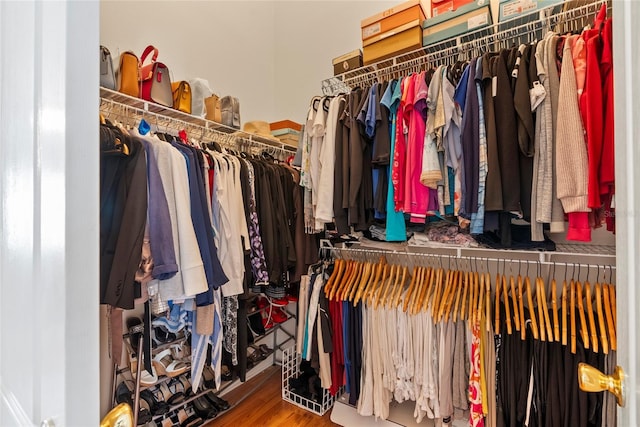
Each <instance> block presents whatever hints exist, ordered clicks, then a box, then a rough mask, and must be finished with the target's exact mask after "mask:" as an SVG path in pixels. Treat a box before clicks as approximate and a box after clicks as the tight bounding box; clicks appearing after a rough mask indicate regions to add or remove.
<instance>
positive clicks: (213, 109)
mask: <svg viewBox="0 0 640 427" xmlns="http://www.w3.org/2000/svg"><path fill="white" fill-rule="evenodd" d="M204 106H205V108H206V110H207V114H206V115H205V118H206V119H207V120H211V121H214V122H216V123H222V111H221V110H220V98H219V97H218V95H215V94H213V95H211V96H210V97H208V98H205V100H204Z"/></svg>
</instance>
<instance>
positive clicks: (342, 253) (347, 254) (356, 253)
mask: <svg viewBox="0 0 640 427" xmlns="http://www.w3.org/2000/svg"><path fill="white" fill-rule="evenodd" d="M456 249H457V248H456ZM320 251H321V255H325V256H328V255H331V256H333V257H334V258H342V259H352V260H356V261H376V260H377V259H379V258H380V257H381V256H382V257H388V258H389V259H391V260H398V261H401V260H402V259H403V258H405V257H406V258H407V259H412V262H415V263H417V264H418V265H419V264H420V260H423V261H424V260H427V261H431V262H436V263H437V264H438V265H442V260H447V261H448V263H449V264H452V263H454V264H456V265H459V263H461V262H463V263H464V264H466V265H470V264H469V263H478V262H479V263H482V262H485V263H489V262H492V263H498V264H500V263H504V264H506V263H512V264H529V265H540V266H542V265H544V266H560V267H574V268H575V267H587V268H589V269H592V268H598V269H600V268H603V269H605V270H606V269H610V270H615V269H616V267H615V265H610V264H607V263H592V262H584V261H583V262H560V261H551V260H546V259H536V260H532V259H513V258H507V256H509V255H510V254H511V252H510V251H504V252H501V254H502V253H504V255H505V257H503V258H499V257H492V256H489V257H487V256H475V255H462V254H460V252H457V253H456V254H455V255H454V254H433V253H424V252H408V251H397V250H384V249H361V248H337V247H331V246H329V247H328V246H321V247H320ZM496 252H497V251H496ZM518 254H522V252H519V253H518ZM530 254H531V255H545V254H546V255H551V256H553V255H554V254H555V253H554V252H539V253H536V252H531V253H530ZM559 255H566V254H564V253H561V254H559ZM580 258H581V260H584V256H580ZM413 260H415V261H413ZM581 260H578V261H581Z"/></svg>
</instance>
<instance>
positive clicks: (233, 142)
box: [100, 97, 296, 159]
mask: <svg viewBox="0 0 640 427" xmlns="http://www.w3.org/2000/svg"><path fill="white" fill-rule="evenodd" d="M100 112H101V113H103V114H104V115H105V116H106V117H107V118H108V117H110V116H112V115H116V116H118V117H120V118H122V119H124V120H125V121H126V120H127V119H135V120H140V119H143V118H144V119H145V120H146V121H147V122H149V124H151V125H156V127H158V128H165V129H175V130H176V131H178V130H180V129H185V130H187V131H188V132H189V134H190V136H191V137H192V138H194V139H198V138H199V140H200V141H201V142H202V141H205V140H206V139H210V140H212V141H215V142H217V143H219V144H221V145H224V146H225V147H227V148H231V149H242V150H243V151H249V150H250V149H251V150H253V151H266V152H268V153H269V154H272V155H274V154H280V155H281V156H280V157H282V158H283V159H284V158H286V157H288V156H290V155H291V154H294V153H295V151H296V149H295V148H294V147H291V146H288V145H286V144H283V143H275V142H274V143H273V144H271V143H266V142H262V141H258V140H256V139H255V137H254V136H253V135H252V134H249V133H243V132H234V133H226V132H222V131H220V130H218V129H214V128H210V127H208V126H207V125H205V126H202V125H200V124H197V123H191V122H188V121H186V120H183V119H181V118H177V117H169V116H165V115H163V114H161V113H157V112H154V111H147V110H145V109H143V108H140V107H139V106H133V105H129V104H125V103H122V102H119V101H116V100H113V99H110V98H105V97H101V98H100ZM202 121H203V122H205V123H206V122H207V121H206V120H202Z"/></svg>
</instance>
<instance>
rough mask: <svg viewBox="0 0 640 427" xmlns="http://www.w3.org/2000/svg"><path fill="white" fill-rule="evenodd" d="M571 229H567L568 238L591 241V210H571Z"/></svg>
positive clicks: (569, 215) (569, 214)
mask: <svg viewBox="0 0 640 427" xmlns="http://www.w3.org/2000/svg"><path fill="white" fill-rule="evenodd" d="M567 217H569V230H567V240H577V241H580V242H590V241H591V227H590V226H589V212H570V213H568V214H567Z"/></svg>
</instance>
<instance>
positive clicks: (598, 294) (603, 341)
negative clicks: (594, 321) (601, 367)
mask: <svg viewBox="0 0 640 427" xmlns="http://www.w3.org/2000/svg"><path fill="white" fill-rule="evenodd" d="M594 287H595V295H596V310H597V313H598V326H599V327H600V344H602V352H603V353H604V354H609V341H608V340H607V328H606V327H605V320H604V311H603V310H602V291H601V289H600V283H596V284H595V285H594Z"/></svg>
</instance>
